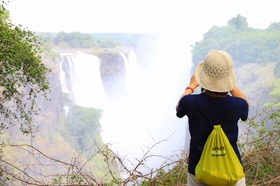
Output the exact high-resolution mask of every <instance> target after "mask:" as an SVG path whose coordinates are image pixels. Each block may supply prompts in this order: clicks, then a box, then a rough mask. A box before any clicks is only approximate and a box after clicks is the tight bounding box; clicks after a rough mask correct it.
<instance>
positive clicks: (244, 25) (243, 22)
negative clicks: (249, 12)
mask: <svg viewBox="0 0 280 186" xmlns="http://www.w3.org/2000/svg"><path fill="white" fill-rule="evenodd" d="M228 26H231V27H234V28H236V29H237V30H243V31H244V30H247V29H248V22H247V19H246V17H243V16H241V15H239V14H238V15H237V17H234V18H232V19H231V20H229V21H228Z"/></svg>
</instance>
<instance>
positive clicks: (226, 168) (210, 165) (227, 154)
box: [195, 107, 245, 186]
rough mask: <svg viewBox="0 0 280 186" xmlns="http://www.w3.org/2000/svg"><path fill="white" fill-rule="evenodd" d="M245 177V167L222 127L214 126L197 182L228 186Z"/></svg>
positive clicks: (196, 178)
mask: <svg viewBox="0 0 280 186" xmlns="http://www.w3.org/2000/svg"><path fill="white" fill-rule="evenodd" d="M199 108H200V107H199ZM200 110H201V112H202V113H203V114H204V115H205V117H207V115H206V114H205V113H204V112H203V111H202V109H201V108H200ZM229 117H230V116H229ZM229 117H228V118H229ZM207 118H208V117H207ZM228 118H227V119H228ZM227 119H226V120H227ZM208 120H209V118H208ZM226 120H225V121H226ZM210 121H211V120H210ZM244 176H245V174H244V171H243V166H242V165H241V163H240V161H239V159H238V157H237V155H236V154H235V151H234V149H233V148H232V146H231V144H230V142H229V140H228V138H227V136H226V134H225V133H224V131H223V129H222V127H221V125H219V124H218V125H214V128H213V130H212V132H211V133H210V135H209V136H208V138H207V141H206V143H205V146H204V148H203V151H202V154H201V157H200V160H199V162H198V164H197V165H196V168H195V180H197V181H199V182H202V183H205V184H208V185H213V186H226V185H234V184H235V183H236V182H237V181H238V180H240V179H241V178H243V177H244Z"/></svg>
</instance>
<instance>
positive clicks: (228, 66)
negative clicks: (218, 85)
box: [203, 50, 233, 78]
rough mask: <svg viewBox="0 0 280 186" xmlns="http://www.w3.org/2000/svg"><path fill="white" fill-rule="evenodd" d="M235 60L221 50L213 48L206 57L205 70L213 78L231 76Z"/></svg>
mask: <svg viewBox="0 0 280 186" xmlns="http://www.w3.org/2000/svg"><path fill="white" fill-rule="evenodd" d="M232 65H233V61H232V58H231V56H230V55H229V54H228V53H226V52H224V51H220V50H211V51H209V53H208V54H207V56H206V57H205V59H204V67H203V71H204V72H205V74H207V75H208V76H210V77H213V78H225V77H229V76H230V75H231V73H232V71H233V70H232V69H233V67H232Z"/></svg>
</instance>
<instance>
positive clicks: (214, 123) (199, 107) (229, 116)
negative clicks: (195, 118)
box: [194, 96, 239, 125]
mask: <svg viewBox="0 0 280 186" xmlns="http://www.w3.org/2000/svg"><path fill="white" fill-rule="evenodd" d="M194 99H195V102H196V104H197V105H198V109H199V110H200V112H201V113H202V114H203V115H204V117H206V118H207V119H208V120H209V121H210V122H211V123H212V124H213V125H217V123H216V122H213V120H212V119H211V118H210V117H208V115H207V114H206V112H204V111H203V109H202V108H201V106H200V105H199V103H198V100H197V96H195V98H194ZM237 104H239V100H237ZM233 114H234V111H233V112H232V113H230V114H229V115H228V116H227V117H226V119H224V120H223V121H222V122H221V124H223V123H224V122H226V121H227V120H228V119H229V118H231V116H232V115H233Z"/></svg>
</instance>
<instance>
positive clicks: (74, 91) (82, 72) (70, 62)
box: [60, 52, 106, 109]
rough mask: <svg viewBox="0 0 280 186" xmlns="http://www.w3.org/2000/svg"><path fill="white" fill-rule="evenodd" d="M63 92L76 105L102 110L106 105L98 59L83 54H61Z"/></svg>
mask: <svg viewBox="0 0 280 186" xmlns="http://www.w3.org/2000/svg"><path fill="white" fill-rule="evenodd" d="M60 55H61V56H62V60H61V62H60V67H61V70H60V78H61V86H62V91H63V92H64V93H67V94H69V95H70V98H71V100H72V101H73V103H75V104H76V105H80V106H84V107H95V108H100V109H102V108H103V107H104V105H105V104H106V98H105V94H104V90H103V84H102V80H101V77H100V70H99V65H100V60H99V58H98V57H96V56H94V55H90V54H86V53H82V52H77V53H60Z"/></svg>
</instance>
